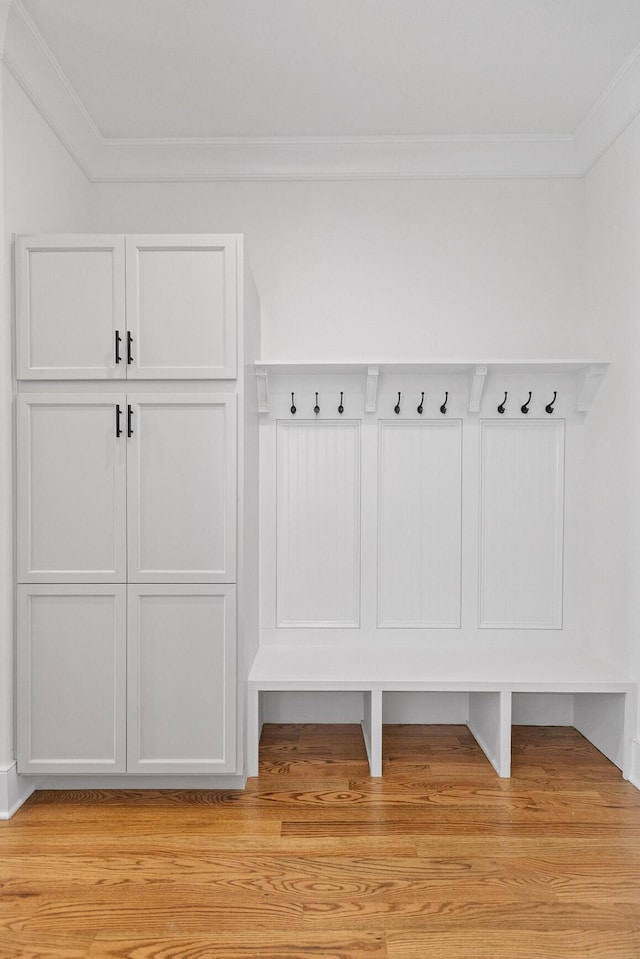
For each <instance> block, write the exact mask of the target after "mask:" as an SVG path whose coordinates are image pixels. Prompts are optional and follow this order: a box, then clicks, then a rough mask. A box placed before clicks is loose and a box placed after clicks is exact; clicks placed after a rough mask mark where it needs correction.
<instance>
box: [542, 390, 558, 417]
mask: <svg viewBox="0 0 640 959" xmlns="http://www.w3.org/2000/svg"><path fill="white" fill-rule="evenodd" d="M557 395H558V394H557V392H556V390H554V391H553V399H552V400H551V402H550V403H547V405H546V406H545V410H546V411H547V413H553V404H554V403H555V401H556V397H557Z"/></svg>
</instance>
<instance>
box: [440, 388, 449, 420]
mask: <svg viewBox="0 0 640 959" xmlns="http://www.w3.org/2000/svg"><path fill="white" fill-rule="evenodd" d="M448 402H449V394H448V393H445V394H444V403H443V404H442V406H441V407H440V412H441V413H442V415H443V416H444V414H445V413H446V412H447V403H448Z"/></svg>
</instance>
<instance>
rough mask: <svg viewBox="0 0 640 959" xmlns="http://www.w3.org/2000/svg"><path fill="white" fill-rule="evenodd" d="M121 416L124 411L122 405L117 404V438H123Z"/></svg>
mask: <svg viewBox="0 0 640 959" xmlns="http://www.w3.org/2000/svg"><path fill="white" fill-rule="evenodd" d="M121 416H122V410H121V409H120V404H119V403H116V436H122V426H121V421H120V417H121Z"/></svg>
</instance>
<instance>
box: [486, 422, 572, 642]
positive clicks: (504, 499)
mask: <svg viewBox="0 0 640 959" xmlns="http://www.w3.org/2000/svg"><path fill="white" fill-rule="evenodd" d="M480 469H481V506H480V569H479V575H480V611H479V612H480V616H479V626H480V627H481V628H482V627H484V628H514V629H561V628H562V591H563V568H562V567H563V539H564V522H563V514H564V421H562V420H553V421H543V420H533V421H530V422H526V423H524V422H521V421H506V422H496V421H489V420H486V421H484V422H483V423H482V424H481V467H480Z"/></svg>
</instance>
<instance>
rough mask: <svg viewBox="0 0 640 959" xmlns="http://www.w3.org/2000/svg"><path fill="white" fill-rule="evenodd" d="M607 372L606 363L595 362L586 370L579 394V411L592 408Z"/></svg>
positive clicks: (584, 411) (586, 410)
mask: <svg viewBox="0 0 640 959" xmlns="http://www.w3.org/2000/svg"><path fill="white" fill-rule="evenodd" d="M606 372H607V364H606V363H598V364H594V365H593V366H590V367H589V368H588V369H587V370H585V371H584V373H583V374H582V383H581V386H580V393H579V395H578V406H577V410H578V413H587V412H588V411H589V410H590V409H591V404H592V403H593V401H594V400H595V398H596V395H597V393H598V390H599V389H600V386H601V385H602V380H603V377H604V374H605V373H606Z"/></svg>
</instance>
